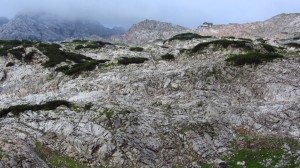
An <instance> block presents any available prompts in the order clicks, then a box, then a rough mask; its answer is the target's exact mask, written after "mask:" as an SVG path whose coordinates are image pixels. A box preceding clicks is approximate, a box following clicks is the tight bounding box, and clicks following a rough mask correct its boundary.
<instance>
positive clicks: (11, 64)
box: [6, 62, 15, 67]
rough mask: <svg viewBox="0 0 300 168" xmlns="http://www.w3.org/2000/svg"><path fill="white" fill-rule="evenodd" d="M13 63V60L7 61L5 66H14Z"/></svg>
mask: <svg viewBox="0 0 300 168" xmlns="http://www.w3.org/2000/svg"><path fill="white" fill-rule="evenodd" d="M14 65H15V63H13V62H8V63H7V64H6V67H12V66H14Z"/></svg>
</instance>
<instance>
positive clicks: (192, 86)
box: [0, 14, 300, 168]
mask: <svg viewBox="0 0 300 168" xmlns="http://www.w3.org/2000/svg"><path fill="white" fill-rule="evenodd" d="M18 19H20V20H18ZM41 19H42V20H43V18H38V20H41ZM299 23H300V15H299V14H282V15H278V16H275V17H273V18H271V19H269V20H267V21H264V22H257V23H249V24H243V25H242V24H241V25H232V24H231V25H214V26H212V27H199V28H197V29H196V30H190V29H188V28H184V27H181V26H177V25H173V24H169V23H163V22H158V21H152V20H146V21H143V22H141V23H138V24H136V25H134V26H133V27H132V28H131V29H130V30H129V31H128V32H127V33H126V34H125V35H120V36H117V35H115V36H113V37H110V38H106V39H105V40H102V41H99V40H94V41H93V40H83V39H89V37H87V36H89V35H92V34H93V33H92V34H90V33H87V32H89V31H90V30H91V31H93V30H95V32H102V33H100V34H96V35H98V36H99V37H100V36H106V35H107V36H108V35H110V34H112V32H113V30H112V29H106V28H104V27H101V26H100V28H99V25H91V27H89V26H87V25H86V24H84V25H85V26H84V27H82V28H81V27H80V26H79V27H78V26H75V27H76V29H72V28H69V26H72V24H68V25H67V26H66V25H65V24H63V22H61V23H60V22H59V24H55V25H54V24H53V22H47V23H45V22H42V21H41V22H39V21H36V20H35V19H32V18H31V17H27V16H18V17H17V18H15V19H13V20H11V21H9V22H8V23H6V24H4V25H2V26H1V27H0V37H1V38H2V39H14V40H1V41H0V100H1V101H0V132H1V134H0V167H2V168H11V167H13V168H20V167H25V168H35V167H36V168H48V167H68V168H69V167H70V168H71V167H72V168H73V167H80V168H82V167H84V168H85V167H95V168H96V167H97V168H98V167H126V168H127V167H133V168H140V167H145V168H148V167H149V168H150V167H151V168H152V167H153V168H154V167H166V168H167V167H173V168H179V167H193V168H201V167H202V168H206V167H217V168H218V167H221V168H225V167H243V168H245V167H246V168H254V167H278V168H281V167H300V36H299V32H300V30H299ZM74 24H79V25H81V23H74ZM57 25H58V27H57ZM32 27H34V28H35V29H32ZM59 27H60V28H59ZM102 29H103V31H98V30H102ZM96 30H97V31H96ZM104 30H105V31H104ZM65 38H70V40H68V41H67V40H65V42H56V43H50V42H46V41H60V40H62V41H64V39H65ZM75 38H79V39H81V40H77V39H76V40H71V39H75ZM19 39H22V40H19ZM24 39H27V40H24ZM28 39H30V40H31V41H28ZM41 41H43V42H41ZM116 41H118V43H114V42H116Z"/></svg>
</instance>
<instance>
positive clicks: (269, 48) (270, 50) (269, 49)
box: [261, 44, 276, 52]
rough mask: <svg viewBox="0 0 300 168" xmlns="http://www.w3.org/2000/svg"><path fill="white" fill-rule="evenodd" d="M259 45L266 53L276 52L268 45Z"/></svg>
mask: <svg viewBox="0 0 300 168" xmlns="http://www.w3.org/2000/svg"><path fill="white" fill-rule="evenodd" d="M261 45H262V46H263V48H264V49H265V50H266V51H268V52H276V48H275V47H274V46H271V45H269V44H261Z"/></svg>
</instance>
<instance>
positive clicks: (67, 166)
mask: <svg viewBox="0 0 300 168" xmlns="http://www.w3.org/2000/svg"><path fill="white" fill-rule="evenodd" d="M35 151H36V152H37V154H38V155H39V156H40V157H41V159H43V160H44V161H45V162H46V163H47V164H48V165H49V166H50V167H64V168H88V167H89V166H87V165H85V164H82V163H80V162H78V161H76V160H75V159H73V158H71V157H69V156H67V155H64V154H62V153H60V152H58V151H54V150H52V149H50V148H49V147H47V146H44V145H43V144H42V143H40V142H36V144H35Z"/></svg>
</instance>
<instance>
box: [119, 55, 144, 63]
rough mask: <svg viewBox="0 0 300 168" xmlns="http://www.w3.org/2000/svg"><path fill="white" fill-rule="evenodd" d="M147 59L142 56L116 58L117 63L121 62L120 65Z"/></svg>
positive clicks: (142, 61)
mask: <svg viewBox="0 0 300 168" xmlns="http://www.w3.org/2000/svg"><path fill="white" fill-rule="evenodd" d="M147 60H148V58H143V57H121V58H120V59H119V60H118V64H121V65H129V64H141V63H144V62H145V61H147Z"/></svg>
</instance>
